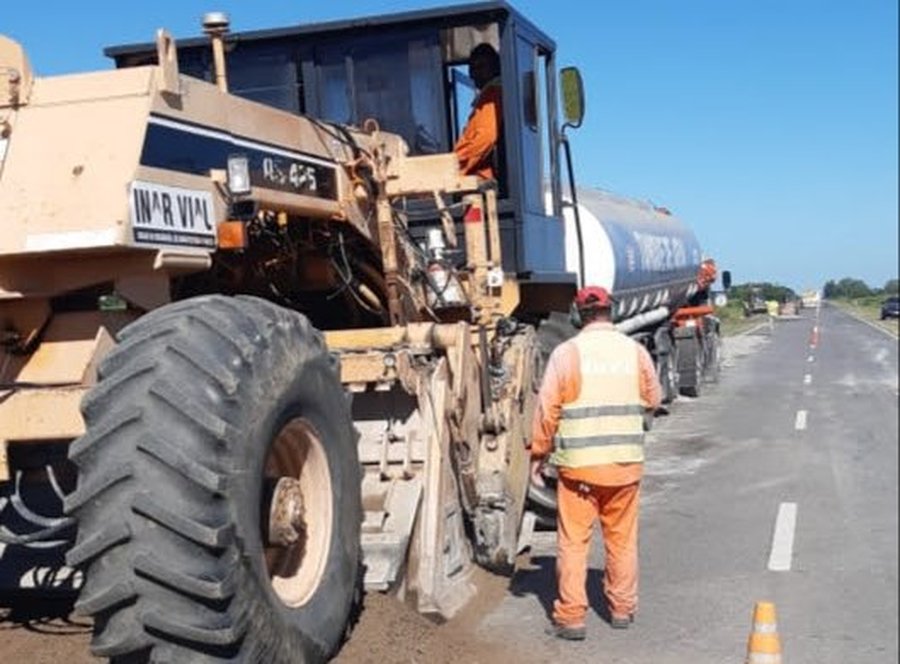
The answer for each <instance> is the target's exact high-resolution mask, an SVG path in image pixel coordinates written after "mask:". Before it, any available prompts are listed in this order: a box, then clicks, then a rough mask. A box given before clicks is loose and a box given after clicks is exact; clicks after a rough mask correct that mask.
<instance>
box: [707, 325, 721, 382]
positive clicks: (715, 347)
mask: <svg viewBox="0 0 900 664" xmlns="http://www.w3.org/2000/svg"><path fill="white" fill-rule="evenodd" d="M707 338H708V340H709V341H708V344H709V347H708V348H707V352H706V367H704V369H705V372H704V375H705V377H706V379H707V380H708V381H709V382H710V383H718V382H719V376H720V374H721V373H722V340H721V339H720V338H719V335H718V334H716V333H712V334H710V335H709V336H708V337H707Z"/></svg>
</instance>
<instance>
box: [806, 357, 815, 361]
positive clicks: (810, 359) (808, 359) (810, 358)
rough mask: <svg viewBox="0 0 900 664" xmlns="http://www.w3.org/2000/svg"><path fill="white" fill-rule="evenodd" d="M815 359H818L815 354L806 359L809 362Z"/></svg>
mask: <svg viewBox="0 0 900 664" xmlns="http://www.w3.org/2000/svg"><path fill="white" fill-rule="evenodd" d="M815 359H816V358H815V356H814V355H810V356H809V357H807V358H806V361H807V362H814V361H815Z"/></svg>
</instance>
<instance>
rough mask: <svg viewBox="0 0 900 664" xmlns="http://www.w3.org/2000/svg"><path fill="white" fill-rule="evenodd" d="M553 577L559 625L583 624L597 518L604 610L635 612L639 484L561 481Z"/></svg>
mask: <svg viewBox="0 0 900 664" xmlns="http://www.w3.org/2000/svg"><path fill="white" fill-rule="evenodd" d="M557 501H558V504H559V510H558V513H557V520H556V537H557V558H556V581H557V585H558V588H559V597H558V599H557V600H556V601H555V602H554V603H553V620H554V622H555V623H556V624H558V625H566V626H580V625H584V616H585V613H586V612H587V607H588V599H587V590H586V587H585V586H586V584H587V562H588V554H589V553H590V547H591V534H592V532H593V529H594V520H595V519H599V520H600V528H601V532H602V534H603V547H604V549H605V551H606V570H605V572H604V576H603V591H604V593H605V595H606V600H607V603H608V605H609V609H610V611H611V612H612V614H613V615H615V616H620V617H624V616H627V615H629V614H631V613H634V612H635V611H636V610H637V590H638V504H639V502H640V482H635V483H633V484H626V485H624V486H593V485H586V484H582V483H581V482H574V481H572V480H566V479H561V480H560V482H559V485H558V487H557Z"/></svg>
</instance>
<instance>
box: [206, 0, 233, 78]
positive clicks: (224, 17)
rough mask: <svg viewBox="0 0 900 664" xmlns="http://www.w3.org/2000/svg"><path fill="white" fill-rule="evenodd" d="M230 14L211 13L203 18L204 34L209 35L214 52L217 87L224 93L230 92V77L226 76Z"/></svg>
mask: <svg viewBox="0 0 900 664" xmlns="http://www.w3.org/2000/svg"><path fill="white" fill-rule="evenodd" d="M229 25H230V23H229V21H228V14H225V13H224V12H210V13H208V14H206V15H204V17H203V32H205V33H206V34H207V35H209V39H210V41H211V42H212V50H213V68H214V70H215V77H216V85H217V86H218V88H219V90H221V91H222V92H228V77H227V76H226V74H225V39H224V37H225V35H226V34H228V28H229Z"/></svg>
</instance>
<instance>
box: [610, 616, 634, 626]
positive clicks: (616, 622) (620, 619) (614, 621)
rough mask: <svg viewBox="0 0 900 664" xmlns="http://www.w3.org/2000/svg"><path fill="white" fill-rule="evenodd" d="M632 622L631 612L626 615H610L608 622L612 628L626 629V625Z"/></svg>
mask: <svg viewBox="0 0 900 664" xmlns="http://www.w3.org/2000/svg"><path fill="white" fill-rule="evenodd" d="M633 622H634V614H633V613H629V614H628V615H627V616H617V615H612V616H611V617H610V619H609V624H610V626H611V627H612V628H613V629H628V626H629V625H631V623H633Z"/></svg>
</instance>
